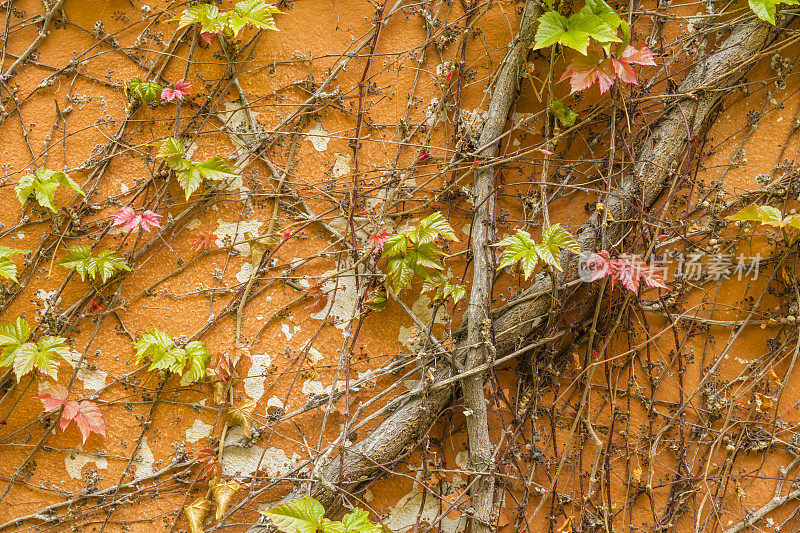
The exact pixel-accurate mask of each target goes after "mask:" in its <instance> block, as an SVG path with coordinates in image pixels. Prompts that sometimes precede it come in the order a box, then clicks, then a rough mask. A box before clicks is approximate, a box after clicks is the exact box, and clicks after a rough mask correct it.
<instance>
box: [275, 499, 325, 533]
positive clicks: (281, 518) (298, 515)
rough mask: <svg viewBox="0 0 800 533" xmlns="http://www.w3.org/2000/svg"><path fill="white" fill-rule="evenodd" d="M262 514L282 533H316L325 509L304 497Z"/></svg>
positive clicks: (315, 501)
mask: <svg viewBox="0 0 800 533" xmlns="http://www.w3.org/2000/svg"><path fill="white" fill-rule="evenodd" d="M262 514H263V515H264V516H266V517H267V518H269V519H270V520H272V523H273V524H275V527H276V528H278V531H282V532H283V533H316V532H317V529H318V528H319V527H320V526H322V523H323V518H324V517H325V508H324V507H323V506H322V504H321V503H319V502H318V501H317V500H315V499H314V498H311V497H310V496H306V497H304V498H301V499H299V500H294V501H291V502H289V503H284V504H283V505H279V506H277V507H275V508H274V509H272V510H271V511H267V512H263V511H262Z"/></svg>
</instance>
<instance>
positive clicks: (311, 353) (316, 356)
mask: <svg viewBox="0 0 800 533" xmlns="http://www.w3.org/2000/svg"><path fill="white" fill-rule="evenodd" d="M331 315H333V313H331ZM309 342H311V339H309V340H308V341H306V343H305V344H304V345H303V347H302V348H301V349H300V351H301V352H302V351H303V350H308V359H309V360H310V361H311V364H312V365H316V364H317V363H319V362H320V361H321V360H322V358H323V357H324V356H323V355H322V352H320V351H319V350H317V349H316V348H314V347H313V346H310V347H309V345H308V343H309Z"/></svg>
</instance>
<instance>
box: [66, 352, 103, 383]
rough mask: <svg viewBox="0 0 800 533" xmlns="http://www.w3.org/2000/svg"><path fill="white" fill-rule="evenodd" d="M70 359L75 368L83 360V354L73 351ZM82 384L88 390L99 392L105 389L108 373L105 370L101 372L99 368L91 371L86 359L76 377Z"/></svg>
mask: <svg viewBox="0 0 800 533" xmlns="http://www.w3.org/2000/svg"><path fill="white" fill-rule="evenodd" d="M69 355H70V358H71V359H72V364H73V366H75V365H77V364H78V361H80V359H81V352H79V351H77V350H72V351H70V353H69ZM76 377H77V378H78V379H79V380H81V382H83V388H84V389H86V390H93V391H99V390H100V389H102V388H103V387H105V386H106V379H107V378H108V372H106V371H105V370H100V369H99V368H95V369H94V370H89V368H88V367H87V364H86V359H85V358H84V360H83V364H82V365H81V368H80V370H78V374H77V376H76Z"/></svg>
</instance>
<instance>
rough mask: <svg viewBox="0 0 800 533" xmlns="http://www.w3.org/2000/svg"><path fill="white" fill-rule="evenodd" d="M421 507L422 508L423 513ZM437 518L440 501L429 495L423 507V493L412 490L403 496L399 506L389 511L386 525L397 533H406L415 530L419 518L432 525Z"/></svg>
mask: <svg viewBox="0 0 800 533" xmlns="http://www.w3.org/2000/svg"><path fill="white" fill-rule="evenodd" d="M420 507H422V512H421V513H420ZM437 516H439V500H438V499H437V498H434V497H431V496H430V495H428V497H427V498H425V505H424V506H423V505H422V493H421V492H418V491H417V490H412V491H411V492H409V493H408V494H406V495H405V496H403V497H402V498H401V499H400V501H399V502H397V505H396V506H395V507H394V508H392V509H391V510H390V511H389V518H387V519H386V521H385V522H384V523H385V524H386V525H387V526H388V527H389V529H391V530H392V531H394V532H396V533H406V532H407V531H409V530H413V529H414V526H415V525H416V523H417V517H419V518H420V520H422V522H427V523H428V524H432V523H433V522H434V520H436V517H437Z"/></svg>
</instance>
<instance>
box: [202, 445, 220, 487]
mask: <svg viewBox="0 0 800 533" xmlns="http://www.w3.org/2000/svg"><path fill="white" fill-rule="evenodd" d="M197 462H198V463H199V464H200V466H202V470H201V471H200V477H203V478H206V479H213V478H215V477H218V476H219V475H220V474H222V465H221V464H219V461H217V452H216V450H212V449H211V448H203V449H202V450H200V451H199V452H197Z"/></svg>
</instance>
